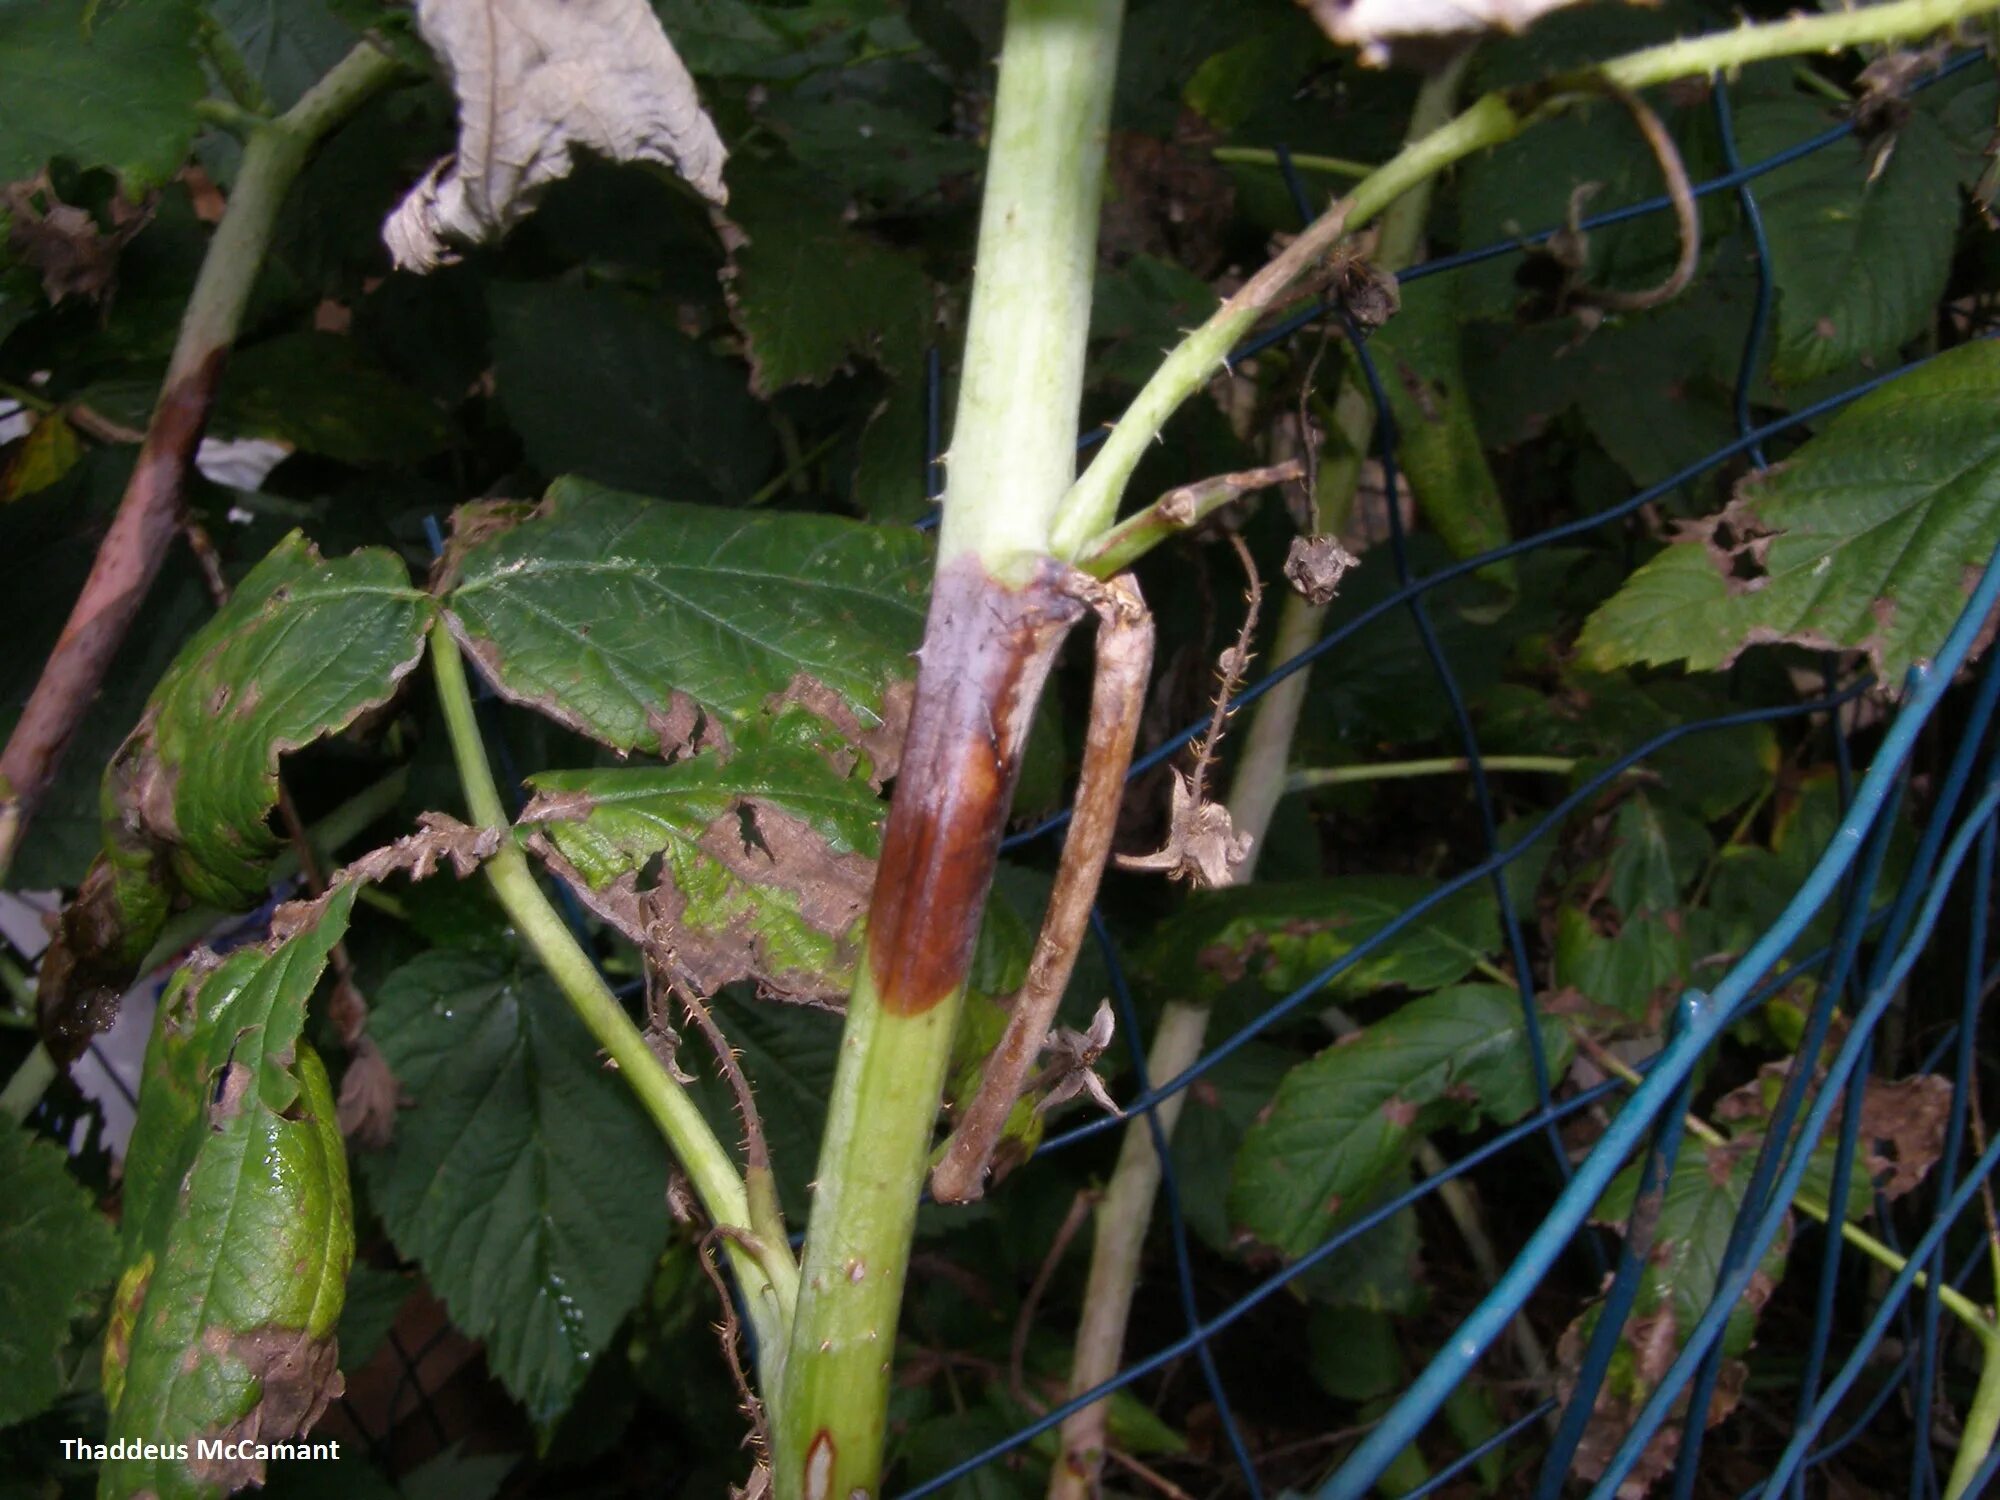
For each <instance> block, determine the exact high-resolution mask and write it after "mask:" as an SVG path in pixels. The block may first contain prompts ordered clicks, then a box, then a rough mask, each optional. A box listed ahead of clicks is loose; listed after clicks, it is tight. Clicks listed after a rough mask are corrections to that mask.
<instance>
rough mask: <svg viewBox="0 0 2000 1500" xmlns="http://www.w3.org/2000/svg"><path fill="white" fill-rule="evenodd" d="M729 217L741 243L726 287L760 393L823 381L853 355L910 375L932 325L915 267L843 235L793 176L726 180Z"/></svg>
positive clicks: (833, 213)
mask: <svg viewBox="0 0 2000 1500" xmlns="http://www.w3.org/2000/svg"><path fill="white" fill-rule="evenodd" d="M729 216H730V218H731V219H732V220H734V221H735V222H736V224H737V225H738V226H739V227H740V228H741V229H742V230H743V231H744V233H745V234H747V235H748V236H749V239H748V242H747V243H745V244H742V245H740V246H738V247H737V248H736V249H734V250H733V251H732V252H731V254H730V257H729V262H730V266H731V274H730V276H729V280H728V282H727V285H728V288H729V308H730V312H731V314H732V315H733V316H734V318H735V320H736V326H737V327H739V328H740V329H742V330H743V337H744V339H745V341H746V342H747V344H748V346H749V348H748V353H749V356H750V384H751V388H752V389H753V390H755V391H756V392H757V393H758V394H759V395H764V396H768V395H770V394H771V393H772V392H774V391H777V390H780V389H782V388H783V387H785V386H788V385H797V384H801V383H804V384H811V385H820V384H823V383H825V382H826V381H827V380H828V379H830V378H831V377H832V376H833V375H834V374H835V373H836V372H838V371H839V370H840V369H842V368H843V367H844V366H845V365H846V364H847V363H848V361H850V360H851V359H855V358H865V359H870V360H873V361H874V362H875V363H876V364H878V365H881V366H882V367H883V368H885V369H889V370H900V371H905V372H911V371H913V370H914V368H915V366H916V363H917V360H918V359H919V357H920V356H921V354H922V352H923V340H924V336H925V331H926V328H927V326H928V325H929V323H930V321H931V319H930V303H931V289H930V282H929V280H928V279H927V278H926V277H925V275H924V272H923V267H922V266H920V265H919V264H918V263H917V262H916V261H915V260H913V259H911V258H910V257H909V256H907V255H904V254H902V253H900V252H898V251H895V250H891V249H890V248H888V247H887V246H885V245H880V244H877V243H876V242H875V241H873V240H871V239H869V238H868V237H867V236H866V235H864V234H861V233H859V232H858V231H856V230H853V229H850V228H848V227H847V225H846V224H845V223H843V222H842V218H841V205H840V203H839V202H838V201H826V200H825V199H823V198H822V196H821V194H820V192H819V191H818V184H817V181H816V180H815V179H813V178H810V177H808V176H807V175H806V174H805V173H803V172H799V171H796V170H794V171H787V172H763V173H747V174H746V173H734V174H732V176H731V178H730V184H729Z"/></svg>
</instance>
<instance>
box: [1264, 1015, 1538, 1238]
mask: <svg viewBox="0 0 2000 1500" xmlns="http://www.w3.org/2000/svg"><path fill="white" fill-rule="evenodd" d="M1540 1024H1541V1033H1542V1035H1541V1041H1542V1047H1543V1049H1544V1051H1545V1053H1546V1054H1547V1057H1548V1065H1549V1072H1550V1074H1551V1076H1556V1077H1559V1076H1561V1074H1562V1071H1563V1069H1564V1068H1565V1067H1566V1066H1567V1065H1568V1059H1569V1052H1570V1041H1569V1035H1568V1032H1567V1031H1566V1030H1565V1029H1564V1028H1563V1026H1562V1025H1561V1024H1560V1023H1559V1022H1557V1021H1554V1020H1543V1021H1542V1022H1541V1023H1540ZM1528 1048H1529V1038H1528V1033H1527V1025H1526V1022H1525V1020H1524V1018H1523V1016H1522V1013H1521V997H1520V995H1519V994H1518V993H1516V992H1515V991H1513V990H1511V989H1503V988H1501V987H1500V986H1498V985H1460V986H1458V987H1456V988H1453V989H1448V990H1440V991H1439V992H1438V993H1436V994H1434V995H1426V996H1425V997H1423V998H1422V999H1420V1000H1413V1001H1411V1002H1410V1003H1409V1004H1408V1005H1406V1006H1404V1007H1403V1008H1402V1009H1401V1010H1399V1011H1397V1012H1396V1013H1395V1014H1393V1015H1391V1016H1388V1017H1387V1018H1385V1019H1383V1020H1381V1021H1378V1022H1376V1023H1375V1024H1374V1025H1373V1026H1370V1027H1368V1028H1367V1029H1366V1030H1365V1031H1363V1032H1361V1033H1360V1034H1359V1035H1358V1036H1356V1037H1354V1038H1351V1039H1349V1040H1348V1041H1345V1042H1342V1043H1340V1044H1338V1045H1336V1046H1333V1047H1329V1048H1328V1049H1327V1050H1326V1051H1324V1052H1322V1053H1320V1054H1319V1056H1317V1057H1315V1058H1312V1059H1311V1060H1309V1061H1307V1062H1304V1063H1301V1064H1300V1065H1299V1066H1297V1067H1296V1068H1293V1069H1292V1071H1291V1072H1290V1073H1288V1074H1287V1075H1286V1076H1285V1081H1284V1082H1283V1083H1282V1084H1280V1085H1279V1087H1278V1094H1277V1097H1276V1099H1274V1100H1273V1101H1272V1103H1271V1107H1270V1109H1269V1110H1268V1111H1266V1112H1265V1114H1264V1115H1263V1117H1262V1118H1260V1119H1259V1120H1258V1121H1257V1123H1256V1124H1255V1125H1253V1126H1251V1128H1250V1130H1249V1132H1248V1133H1247V1134H1246V1135H1245V1136H1244V1139H1243V1147H1242V1149H1241V1151H1239V1152H1238V1153H1237V1157H1236V1180H1235V1182H1234V1184H1233V1186H1232V1188H1231V1191H1230V1203H1229V1206H1230V1214H1231V1217H1232V1218H1233V1219H1234V1221H1235V1222H1236V1224H1237V1225H1239V1226H1240V1227H1241V1228H1242V1229H1244V1230H1245V1231H1247V1232H1248V1233H1249V1234H1251V1235H1253V1236H1255V1237H1256V1238H1257V1239H1259V1240H1261V1241H1263V1242H1264V1243H1266V1244H1268V1245H1272V1246H1274V1247H1276V1248H1277V1249H1279V1250H1282V1251H1284V1252H1285V1253H1286V1254H1288V1255H1303V1254H1305V1253H1306V1252H1307V1251H1308V1250H1310V1249H1312V1248H1313V1247H1314V1246H1315V1245H1317V1244H1318V1243H1320V1241H1322V1240H1323V1239H1325V1238H1326V1235H1327V1232H1328V1230H1330V1229H1331V1228H1332V1227H1333V1226H1334V1225H1335V1224H1336V1223H1337V1222H1338V1221H1339V1219H1340V1217H1341V1214H1342V1211H1343V1210H1344V1209H1345V1210H1348V1211H1350V1212H1351V1211H1352V1210H1354V1209H1356V1208H1359V1207H1360V1206H1362V1205H1363V1204H1364V1203H1365V1202H1366V1200H1367V1199H1368V1197H1369V1196H1370V1194H1372V1193H1373V1191H1374V1190H1375V1188H1376V1187H1377V1186H1378V1185H1379V1184H1380V1183H1381V1182H1382V1181H1383V1180H1384V1179H1385V1178H1386V1177H1387V1176H1388V1174H1389V1173H1390V1172H1391V1171H1392V1170H1394V1169H1395V1168H1396V1167H1398V1166H1400V1165H1401V1164H1402V1163H1403V1162H1404V1161H1406V1160H1407V1158H1408V1153H1409V1151H1410V1150H1411V1148H1412V1146H1413V1144H1414V1142H1415V1141H1416V1139H1417V1138H1418V1137H1419V1136H1422V1135H1425V1134H1428V1133H1430V1132H1432V1131H1435V1130H1439V1129H1442V1128H1444V1127H1447V1126H1451V1127H1456V1128H1461V1129H1462V1128H1465V1127H1468V1126H1470V1125H1472V1124H1474V1123H1475V1122H1477V1121H1479V1120H1482V1119H1486V1120H1494V1121H1498V1122H1501V1123H1508V1122H1511V1121H1514V1120H1518V1119H1519V1118H1520V1117H1521V1116H1522V1115H1524V1114H1526V1113H1527V1112H1528V1111H1529V1110H1530V1109H1532V1108H1533V1107H1534V1105H1535V1084H1534V1073H1533V1069H1532V1067H1531V1064H1530V1057H1529V1050H1528Z"/></svg>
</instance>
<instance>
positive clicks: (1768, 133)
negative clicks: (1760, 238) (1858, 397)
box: [1738, 100, 1959, 385]
mask: <svg viewBox="0 0 2000 1500" xmlns="http://www.w3.org/2000/svg"><path fill="white" fill-rule="evenodd" d="M1828 123H1829V121H1828V118H1827V116H1826V114H1825V112H1824V111H1823V110H1821V109H1818V108H1815V107H1813V106H1810V105H1806V104H1804V103H1803V102H1802V101H1796V100H1768V101H1760V102H1756V103H1752V104H1749V105H1746V106H1745V107H1744V109H1743V111H1742V113H1741V115H1740V117H1739V120H1738V135H1739V138H1740V141H1741V149H1742V154H1743V158H1744V160H1746V161H1756V160H1759V159H1760V158H1762V157H1764V156H1768V155H1771V154H1773V153H1774V152H1775V151H1776V150H1777V149H1778V148H1780V147H1783V146H1788V145H1791V144H1793V143H1794V142H1796V141H1799V140H1801V139H1803V138H1804V137H1806V136H1809V135H1812V134H1815V133H1817V132H1818V131H1820V130H1824V129H1825V128H1826V126H1827V124H1828ZM1878 147H1879V148H1880V149H1885V150H1887V153H1888V155H1887V160H1886V163H1883V164H1882V165H1881V168H1880V170H1879V171H1875V170H1874V167H1875V164H1876V162H1877V161H1878V158H1876V157H1875V156H1874V155H1873V152H1874V150H1876V149H1878ZM1871 173H1872V174H1873V175H1871ZM1757 202H1758V206H1759V207H1760V208H1761V209H1762V211H1763V215H1764V229H1765V233H1766V235H1767V236H1768V238H1769V240H1770V246H1771V251H1770V255H1771V271H1772V274H1773V276H1774V277H1775V279H1776V282H1777V287H1778V332H1777V342H1776V346H1775V347H1774V348H1773V350H1772V354H1771V374H1772V377H1773V378H1774V379H1776V380H1777V381H1778V382H1779V383H1780V384H1784V385H1796V384H1798V383H1799V382H1801V381H1806V380H1811V379H1814V378H1815V377H1817V376H1821V375H1830V374H1833V373H1834V372H1836V371H1839V370H1844V369H1848V368H1849V367H1851V366H1853V365H1854V364H1856V363H1858V362H1861V361H1867V360H1873V359H1882V358H1887V357H1888V356H1891V355H1893V354H1894V353H1895V351H1896V349H1897V348H1898V346H1900V345H1902V344H1903V343H1905V342H1907V341H1908V340H1910V339H1912V338H1914V337H1916V336H1917V335H1918V334H1920V333H1922V332H1923V331H1924V330H1925V329H1927V328H1929V327H1930V326H1931V319H1932V317H1933V315H1934V314H1935V311H1936V308H1937V303H1938V299H1939V298H1940V297H1941V296H1942V295H1943V294H1944V286H1945V276H1946V274H1947V273H1948V272H1949V271H1950V269H1951V256H1952V247H1953V243H1954V241H1955V239H1956V237H1957V230H1958V214H1959V198H1958V161H1957V158H1956V157H1955V155H1954V153H1953V151H1952V149H1951V143H1950V142H1949V141H1948V140H1947V139H1946V137H1945V135H1944V133H1943V132H1942V131H1941V130H1940V129H1939V128H1938V125H1937V122H1936V121H1935V120H1934V119H1933V118H1931V116H1930V115H1928V114H1925V113H1922V112H1916V113H1912V114H1911V115H1910V117H1909V118H1908V119H1907V120H1906V121H1905V122H1904V123H1903V124H1902V125H1901V126H1900V127H1899V128H1898V129H1897V130H1896V132H1895V134H1894V136H1893V137H1892V138H1891V139H1890V140H1889V141H1886V142H1881V143H1871V144H1869V145H1864V144H1863V143H1862V142H1861V140H1860V139H1859V138H1858V137H1854V136H1850V137H1848V138H1846V139H1844V140H1839V141H1835V142H1833V143H1832V144H1831V145H1828V146H1825V147H1823V148H1821V149H1820V150H1818V151H1815V152H1814V153H1813V154H1812V155H1811V156H1809V157H1806V158H1805V159H1804V160H1802V161H1798V162H1795V163H1793V164H1791V165H1790V166H1785V167H1780V168H1779V169H1778V170H1777V171H1775V172H1773V173H1771V174H1770V175H1769V176H1768V177H1766V178H1764V179H1763V180H1762V181H1761V182H1759V183H1758V185H1757Z"/></svg>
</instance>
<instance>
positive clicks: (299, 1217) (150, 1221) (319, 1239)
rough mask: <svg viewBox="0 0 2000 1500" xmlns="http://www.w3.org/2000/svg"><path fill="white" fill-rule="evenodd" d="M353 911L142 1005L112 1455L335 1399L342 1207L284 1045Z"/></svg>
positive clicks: (338, 910) (151, 1480) (244, 1470)
mask: <svg viewBox="0 0 2000 1500" xmlns="http://www.w3.org/2000/svg"><path fill="white" fill-rule="evenodd" d="M353 900H354V888H353V887H351V886H350V887H345V888H341V889H339V890H336V892H335V893H334V895H333V897H332V898H331V900H330V901H329V902H328V904H327V905H326V907H325V909H324V911H323V912H322V913H320V914H319V918H318V920H317V921H316V922H315V923H313V924H312V925H311V926H308V927H306V928H305V929H304V930H302V931H300V932H298V933H296V934H295V935H291V936H288V937H284V938H281V939H274V940H273V941H272V942H271V943H270V944H268V945H266V946H263V947H257V948H245V949H239V950H237V951H236V952H235V953H232V954H231V955H230V956H229V957H227V958H225V959H223V960H221V961H220V962H219V963H216V964H214V965H213V966H211V967H204V966H203V965H202V964H200V963H196V964H191V965H189V966H188V967H187V968H184V969H182V970H181V972H180V973H179V974H178V975H176V976H175V978H174V981H173V984H172V985H171V986H170V987H169V989H168V991H167V994H166V996H165V998H164V999H163V1000H162V1001H161V1003H160V1010H159V1014H158V1016H157V1017H156V1019H155V1021H154V1026H153V1038H152V1043H151V1045H150V1047H149V1048H148V1049H147V1054H146V1071H145V1077H144V1081H143V1082H142V1084H141V1086H140V1093H139V1115H138V1121H137V1124H136V1125H135V1126H134V1128H133V1132H132V1143H131V1147H130V1149H129V1151H128V1153H127V1156H126V1163H125V1200H124V1255H123V1258H124V1267H125V1269H124V1274H123V1276H122V1278H121V1279H120V1281H119V1286H118V1298H117V1303H116V1306H115V1307H114V1309H113V1315H112V1327H111V1332H110V1334H109V1336H108V1337H107V1340H106V1346H105V1361H104V1364H105V1394H106V1397H107V1399H108V1400H109V1402H110V1405H111V1422H110V1429H109V1432H108V1434H107V1436H108V1437H109V1438H110V1440H111V1441H113V1442H119V1441H126V1442H133V1443H140V1442H145V1443H155V1444H168V1445H173V1444H190V1445H191V1444H193V1443H194V1442H196V1441H197V1440H198V1439H201V1438H218V1439H221V1440H224V1441H232V1442H233V1441H236V1440H240V1439H244V1438H254V1439H258V1440H261V1441H263V1442H276V1441H281V1440H283V1439H285V1438H288V1437H290V1436H292V1435H294V1434H296V1433H300V1432H303V1431H305V1430H307V1429H308V1428H310V1427H311V1425H312V1423H313V1422H314V1421H315V1420H316V1419H317V1418H318V1416H319V1413H320V1412H321V1411H322V1410H323V1409H324V1407H325V1405H326V1402H327V1401H328V1400H329V1399H330V1398H331V1397H332V1395H333V1393H334V1392H335V1391H336V1390H338V1388H339V1386H338V1359H339V1354H338V1350H337V1348H336V1345H335V1339H334V1331H335V1327H336V1325H337V1324H338V1322H339V1319H340V1311H341V1304H342V1300H343V1297H344V1294H345V1288H346V1281H347V1270H348V1266H349V1265H350V1264H351V1262H352V1261H353V1258H354V1223H353V1209H352V1204H351V1201H350V1199H349V1194H348V1182H347V1156H346V1152H345V1150H344V1149H343V1147H342V1144H341V1139H340V1127H339V1125H338V1124H337V1123H336V1121H335V1118H334V1105H333V1095H332V1091H331V1090H330V1088H329V1087H328V1084H327V1078H326V1070H325V1068H323V1067H322V1066H321V1065H320V1061H319V1058H318V1057H317V1056H316V1055H315V1054H314V1052H313V1051H312V1049H311V1048H310V1047H308V1046H307V1045H306V1044H305V1043H304V1042H303V1041H301V1040H300V1037H299V1032H300V1028H301V1027H302V1025H303V1024H304V1021H305V1007H306V1001H307V999H308V998H309V997H310V995H311V994H312V991H313V988H314V986H315V985H316V984H317V983H318V981H319V977H320V975H321V973H322V972H323V971H324V970H325V968H326V961H327V954H328V952H329V950H331V948H332V947H333V945H334V943H336V942H337V941H339V939H340V937H341V935H342V934H343V933H344V932H345V931H346V928H347V919H348V913H349V911H350V910H351V908H352V906H353ZM169 1452H170V1454H171V1452H172V1450H171V1448H170V1449H169ZM262 1477H263V1464H262V1462H261V1461H259V1460H252V1459H242V1460H222V1459H214V1458H209V1459H207V1460H204V1459H203V1458H202V1457H201V1456H200V1455H199V1454H198V1453H194V1454H190V1456H189V1457H188V1458H186V1459H183V1458H179V1457H174V1456H165V1457H159V1458H155V1459H146V1460H136V1461H128V1462H121V1463H113V1464H108V1465H107V1466H106V1467H105V1470H104V1477H103V1482H102V1488H101V1490H100V1491H99V1493H100V1494H102V1495H105V1496H107V1497H118V1496H126V1495H138V1494H152V1495H157V1496H160V1497H162V1500H175V1497H204V1500H206V1497H212V1496H221V1495H224V1494H227V1493H229V1492H230V1491H232V1490H234V1489H237V1488H240V1487H241V1486H243V1485H245V1484H254V1483H257V1482H259V1481H261V1479H262Z"/></svg>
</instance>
